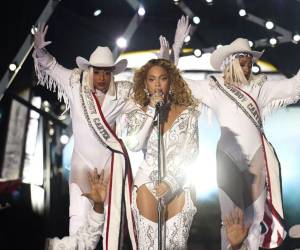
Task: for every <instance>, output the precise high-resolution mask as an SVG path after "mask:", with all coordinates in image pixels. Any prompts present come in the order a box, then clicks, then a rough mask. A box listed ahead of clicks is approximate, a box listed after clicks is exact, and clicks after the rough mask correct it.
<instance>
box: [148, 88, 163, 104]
mask: <svg viewBox="0 0 300 250" xmlns="http://www.w3.org/2000/svg"><path fill="white" fill-rule="evenodd" d="M157 103H161V104H163V103H164V94H163V92H162V91H161V90H157V91H155V92H154V94H152V95H150V103H149V105H150V106H151V107H153V108H155V107H156V104H157Z"/></svg>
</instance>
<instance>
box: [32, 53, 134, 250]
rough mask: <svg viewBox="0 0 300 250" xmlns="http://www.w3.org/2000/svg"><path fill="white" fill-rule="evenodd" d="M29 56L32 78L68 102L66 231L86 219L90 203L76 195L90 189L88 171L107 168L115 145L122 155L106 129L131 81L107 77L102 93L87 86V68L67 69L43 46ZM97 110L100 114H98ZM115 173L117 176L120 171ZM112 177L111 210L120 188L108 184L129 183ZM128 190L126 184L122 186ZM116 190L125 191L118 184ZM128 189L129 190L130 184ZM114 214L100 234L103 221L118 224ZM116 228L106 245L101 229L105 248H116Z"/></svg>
mask: <svg viewBox="0 0 300 250" xmlns="http://www.w3.org/2000/svg"><path fill="white" fill-rule="evenodd" d="M33 57H34V62H35V69H36V73H37V76H38V79H39V82H38V84H40V85H42V86H46V87H47V88H48V89H49V90H51V91H53V92H57V94H58V98H59V100H61V99H62V98H63V100H64V102H65V103H66V105H67V109H69V108H70V114H71V118H72V127H73V135H74V150H73V154H72V162H71V173H70V179H69V188H70V210H69V215H70V235H73V234H75V233H76V231H77V230H78V228H80V226H82V225H83V224H84V223H85V222H86V219H87V214H88V211H89V210H91V209H92V204H91V203H90V201H89V200H88V199H87V198H85V197H84V196H81V194H82V193H86V192H89V191H90V185H89V181H88V174H89V172H91V171H93V169H94V168H97V169H98V172H100V171H101V170H102V169H105V170H106V171H108V172H111V171H112V168H113V165H114V163H115V162H116V160H115V162H114V161H112V151H113V152H116V151H118V152H119V153H120V152H121V154H124V155H125V154H126V153H124V152H123V150H122V149H121V144H120V142H119V141H118V138H116V136H115V135H114V132H113V131H111V128H113V127H114V126H115V122H116V119H117V118H118V116H119V115H120V114H121V113H123V112H124V110H126V107H127V106H126V102H127V99H128V97H129V93H130V90H131V83H130V82H127V81H124V82H122V81H120V82H114V81H112V82H111V84H110V88H109V90H108V93H107V94H106V95H104V94H103V93H102V92H101V91H98V90H96V91H95V92H93V91H92V90H91V88H90V87H89V77H90V76H89V72H88V71H81V70H79V69H77V68H76V69H74V70H68V69H66V68H64V67H63V66H61V65H59V64H58V63H57V61H56V59H55V58H54V57H53V56H51V55H50V54H49V53H48V52H47V51H44V53H42V56H40V55H39V57H37V54H36V52H34V53H33ZM92 93H93V94H92ZM98 104H99V105H98ZM100 113H101V114H102V115H103V117H102V118H101V117H100ZM104 117H105V118H104ZM115 158H116V157H115ZM119 158H120V157H119ZM119 158H118V159H119ZM124 158H126V157H124ZM124 158H122V157H121V160H122V159H123V160H124ZM118 164H120V163H118ZM126 166H127V165H126ZM116 167H117V170H120V169H119V168H122V166H121V165H119V166H116ZM123 167H124V165H123ZM129 168H130V165H129ZM122 171H123V173H122ZM119 172H120V171H119ZM115 173H116V169H115V170H114V174H115ZM128 173H129V174H131V171H127V170H124V169H123V170H122V169H121V175H122V174H123V175H124V174H125V175H126V174H128ZM110 176H111V175H110ZM119 177H120V176H119ZM120 178H122V176H121V177H120ZM112 183H113V180H112V179H111V181H110V184H111V186H110V187H109V190H110V195H109V197H108V206H109V204H110V203H109V202H112V204H114V201H115V200H117V201H116V202H117V203H118V204H117V205H116V206H113V207H112V209H115V210H116V209H119V208H120V206H122V204H120V203H121V202H120V199H121V195H123V194H119V193H118V194H117V195H116V194H114V193H113V192H114V191H112V190H113V189H114V188H119V187H120V186H122V187H121V188H122V189H124V185H129V184H130V183H128V182H127V180H126V184H124V183H123V184H122V180H121V181H117V184H113V185H112ZM116 185H117V186H116ZM119 191H120V189H119ZM128 191H129V188H126V192H128ZM122 192H125V191H124V190H123V191H122ZM129 192H131V190H130V191H129ZM128 197H130V196H128ZM127 200H128V199H127ZM129 207H130V205H129ZM129 211H130V209H129ZM106 212H107V211H106ZM116 212H118V211H116ZM119 213H121V211H119ZM109 216H113V217H114V218H112V219H111V220H110V221H109V219H108V218H109ZM130 217H131V216H130ZM119 219H120V217H119V215H116V214H115V213H113V212H110V211H108V214H107V215H106V221H105V222H106V224H105V230H104V234H106V231H107V229H108V223H115V225H116V227H118V228H119V227H120V225H122V223H119V222H118V221H119ZM128 220H129V219H128ZM116 230H117V229H111V230H110V231H111V235H112V237H114V238H113V239H112V241H113V242H114V243H112V245H109V246H108V244H107V243H106V242H105V241H109V240H110V238H109V237H107V235H105V236H106V237H104V242H105V244H104V245H105V249H108V248H109V249H110V250H111V249H115V248H118V245H119V244H120V238H122V237H121V236H120V235H121V232H120V233H118V234H116ZM129 231H130V230H129ZM115 241H117V243H115ZM118 242H119V243H118ZM133 245H134V244H133Z"/></svg>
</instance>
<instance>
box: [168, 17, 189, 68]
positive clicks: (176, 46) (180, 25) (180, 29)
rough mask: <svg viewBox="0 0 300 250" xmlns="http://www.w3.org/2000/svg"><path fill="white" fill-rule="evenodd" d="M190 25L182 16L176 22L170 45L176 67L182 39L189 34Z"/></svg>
mask: <svg viewBox="0 0 300 250" xmlns="http://www.w3.org/2000/svg"><path fill="white" fill-rule="evenodd" d="M190 29H191V25H190V24H189V18H188V17H187V16H186V17H185V16H182V17H181V18H180V19H179V20H178V22H177V28H176V32H175V37H174V43H173V45H172V48H173V52H174V63H175V64H176V65H177V63H178V59H179V54H180V51H181V49H182V46H183V43H184V39H185V38H186V36H187V35H188V34H189V32H190Z"/></svg>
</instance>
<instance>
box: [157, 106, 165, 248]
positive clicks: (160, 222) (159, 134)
mask: <svg viewBox="0 0 300 250" xmlns="http://www.w3.org/2000/svg"><path fill="white" fill-rule="evenodd" d="M161 108H162V106H161V104H160V103H158V104H157V105H156V113H157V128H158V130H157V141H158V146H157V153H158V157H157V159H158V161H157V167H158V171H157V175H158V176H157V184H158V185H159V184H160V183H161V181H162V166H161V153H160V151H161V137H162V131H161V130H162V122H161ZM157 213H158V240H157V242H158V250H162V249H163V240H162V231H163V230H162V225H163V215H164V214H163V213H164V206H163V201H162V199H161V198H158V204H157Z"/></svg>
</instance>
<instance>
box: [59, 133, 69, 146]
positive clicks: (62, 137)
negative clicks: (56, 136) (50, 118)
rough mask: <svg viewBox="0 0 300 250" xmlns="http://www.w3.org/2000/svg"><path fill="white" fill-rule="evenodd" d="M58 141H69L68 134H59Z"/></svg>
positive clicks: (65, 142)
mask: <svg viewBox="0 0 300 250" xmlns="http://www.w3.org/2000/svg"><path fill="white" fill-rule="evenodd" d="M60 142H61V144H64V145H65V144H67V143H68V142H69V136H67V135H61V136H60Z"/></svg>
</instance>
